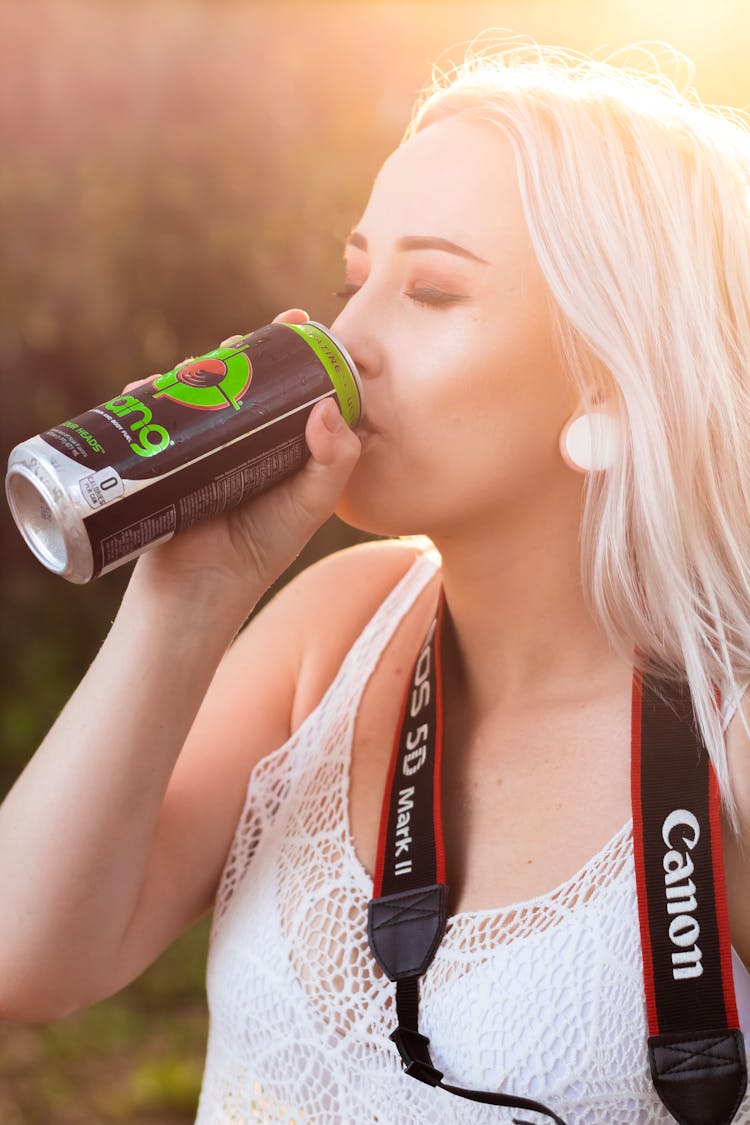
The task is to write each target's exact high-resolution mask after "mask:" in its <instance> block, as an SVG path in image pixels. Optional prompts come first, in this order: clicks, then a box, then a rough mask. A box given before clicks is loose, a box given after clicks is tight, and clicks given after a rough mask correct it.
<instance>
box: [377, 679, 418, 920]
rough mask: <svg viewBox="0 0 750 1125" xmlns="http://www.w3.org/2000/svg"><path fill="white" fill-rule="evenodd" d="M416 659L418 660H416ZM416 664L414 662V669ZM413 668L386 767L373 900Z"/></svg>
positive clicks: (382, 864) (381, 865) (380, 888)
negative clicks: (388, 763)
mask: <svg viewBox="0 0 750 1125" xmlns="http://www.w3.org/2000/svg"><path fill="white" fill-rule="evenodd" d="M417 659H418V658H417ZM416 666H417V662H416V661H415V662H414V668H416ZM414 668H412V674H411V676H410V677H409V680H408V681H407V684H406V691H405V692H404V702H403V703H402V704H401V714H400V716H399V720H398V724H397V725H396V735H395V738H394V742H393V751H392V753H391V762H390V765H389V767H388V780H387V781H386V785H385V798H384V800H383V807H382V809H381V812H380V830H379V832H378V857H377V861H376V864H375V875H374V876H373V881H372V885H373V894H372V897H373V898H380V896H381V894H382V893H383V871H384V870H385V847H386V837H387V835H388V817H389V812H390V801H389V797H390V794H391V793H392V792H393V778H394V777H395V775H396V765H397V763H398V758H399V750H400V747H401V729H402V727H403V725H404V716H405V714H406V708H407V705H408V703H409V694H410V692H411V685H412V680H413V679H414Z"/></svg>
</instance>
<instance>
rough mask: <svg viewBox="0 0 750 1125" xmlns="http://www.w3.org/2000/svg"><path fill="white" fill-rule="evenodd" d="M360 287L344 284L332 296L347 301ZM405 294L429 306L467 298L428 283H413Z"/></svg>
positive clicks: (458, 302)
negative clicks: (435, 287)
mask: <svg viewBox="0 0 750 1125" xmlns="http://www.w3.org/2000/svg"><path fill="white" fill-rule="evenodd" d="M361 288H362V287H361V286H360V285H352V284H346V285H344V286H343V288H341V289H338V290H337V291H336V292H335V293H334V294H333V296H334V297H338V298H339V299H340V300H342V301H348V300H349V298H350V297H353V296H354V294H355V293H358V292H359V290H360V289H361ZM406 296H407V297H408V298H409V299H410V300H412V301H414V303H415V304H417V305H429V306H430V307H431V308H441V307H445V306H446V305H457V304H461V303H462V302H463V301H468V299H469V298H468V297H466V296H464V294H462V293H446V292H445V290H443V289H434V288H433V287H432V286H430V285H415V286H414V287H413V288H412V289H408V290H406Z"/></svg>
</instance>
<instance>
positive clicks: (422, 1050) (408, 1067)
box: [388, 1024, 443, 1086]
mask: <svg viewBox="0 0 750 1125" xmlns="http://www.w3.org/2000/svg"><path fill="white" fill-rule="evenodd" d="M388 1038H389V1039H390V1040H392V1042H394V1043H395V1044H396V1046H397V1047H398V1053H399V1054H400V1055H401V1061H402V1062H403V1064H404V1072H405V1073H406V1074H408V1075H409V1077H410V1078H417V1079H418V1080H419V1081H420V1082H425V1083H426V1084H427V1085H428V1086H439V1085H440V1083H441V1082H442V1080H443V1072H442V1071H441V1070H438V1069H437V1068H436V1067H434V1066H433V1065H432V1059H431V1058H430V1052H429V1051H428V1049H427V1048H428V1047H429V1045H430V1041H429V1039H428V1038H427V1036H426V1035H422V1034H421V1033H420V1032H419V1031H414V1029H413V1028H411V1027H402V1026H401V1025H400V1024H399V1026H398V1027H397V1028H396V1030H395V1031H393V1032H391V1034H390V1035H389V1036H388Z"/></svg>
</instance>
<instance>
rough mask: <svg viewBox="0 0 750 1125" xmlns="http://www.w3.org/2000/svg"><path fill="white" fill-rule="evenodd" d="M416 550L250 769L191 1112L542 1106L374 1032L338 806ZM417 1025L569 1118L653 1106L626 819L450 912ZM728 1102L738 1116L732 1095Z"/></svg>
mask: <svg viewBox="0 0 750 1125" xmlns="http://www.w3.org/2000/svg"><path fill="white" fill-rule="evenodd" d="M436 565H437V562H436V560H435V556H434V555H432V554H429V555H425V556H422V557H421V558H420V559H419V560H417V562H416V563H415V564H414V566H413V567H412V568H411V570H410V571H409V572H408V573H407V574H406V575H405V577H404V578H403V579H402V580H401V582H400V583H399V584H398V585H397V586H396V587H395V589H394V590H393V591H392V592H391V594H390V595H389V597H388V598H387V599H386V601H385V602H384V603H383V605H382V606H381V607H380V609H379V611H378V612H377V614H376V615H375V617H374V618H373V619H372V621H371V622H370V623H369V625H368V626H367V627H366V628H365V630H364V631H363V633H362V634H361V635H360V637H359V639H358V640H357V642H356V644H355V645H354V646H353V648H352V649H351V651H350V652H349V654H348V655H347V657H346V659H345V661H344V662H343V664H342V666H341V669H340V671H339V674H338V676H337V678H336V679H335V681H334V682H333V683H332V684H331V686H330V688H329V690H328V691H327V693H326V695H325V697H324V698H323V700H322V701H321V703H320V705H319V706H318V707H317V708H316V709H315V711H313V712H312V713H311V714H310V715H309V716H308V717H307V719H306V720H305V722H304V723H303V724H302V726H301V727H300V728H299V729H298V730H297V731H296V732H295V734H294V735H293V736H292V738H291V739H290V740H289V741H288V742H287V743H286V744H285V745H284V746H282V747H280V748H279V749H278V750H277V751H275V752H274V753H273V754H271V755H269V756H268V757H266V758H265V759H263V761H262V762H261V763H260V764H259V765H258V766H257V767H256V769H255V770H254V771H253V775H252V778H251V781H250V785H249V789H248V796H247V801H246V805H245V809H244V811H243V815H242V818H241V821H240V823H239V825H238V828H237V832H236V836H235V839H234V844H233V847H232V850H231V854H230V855H229V858H228V860H227V864H226V867H225V871H224V874H223V877H222V880H221V885H220V888H219V892H218V896H217V901H216V909H215V914H214V922H213V927H212V934H211V946H210V952H209V961H208V977H207V982H208V993H209V1006H210V1017H211V1020H210V1033H209V1043H208V1053H207V1058H206V1066H205V1074H204V1080H203V1088H202V1092H201V1099H200V1107H199V1111H198V1117H197V1123H198V1125H229V1123H230V1122H263V1123H271V1122H285V1123H287V1125H301V1123H303V1122H307V1123H310V1125H368V1123H371V1122H372V1123H375V1122H378V1123H380V1125H402V1123H403V1125H453V1123H456V1125H459V1123H472V1125H485V1123H486V1125H505V1123H509V1122H511V1121H513V1120H514V1118H515V1119H516V1120H519V1121H524V1122H529V1123H530V1125H541V1123H542V1122H544V1123H546V1125H549V1118H547V1117H544V1116H542V1115H540V1114H535V1113H531V1112H529V1111H526V1110H512V1109H505V1108H500V1107H497V1106H485V1105H480V1104H477V1103H474V1102H468V1101H464V1100H462V1099H460V1098H457V1097H454V1096H452V1095H450V1094H448V1093H446V1092H445V1091H442V1090H439V1089H433V1088H431V1087H429V1086H426V1085H424V1084H422V1083H420V1082H417V1081H415V1080H414V1079H412V1078H409V1077H408V1076H406V1075H405V1074H404V1073H403V1072H402V1068H401V1062H400V1059H399V1057H398V1053H397V1051H396V1048H395V1046H394V1045H393V1044H392V1043H391V1042H390V1041H389V1039H388V1036H389V1034H390V1032H391V1031H392V1030H393V1029H394V1027H395V1017H394V1011H395V1002H394V1000H395V998H394V989H395V986H394V985H393V984H391V983H390V982H389V981H388V980H387V978H386V977H385V976H384V975H383V973H382V972H381V970H380V968H379V967H378V966H377V965H376V964H375V962H374V961H373V959H372V957H371V955H370V952H369V948H368V944H367V932H366V924H367V904H368V901H369V899H370V898H371V896H372V879H371V878H370V876H369V875H368V874H367V872H366V871H365V869H364V867H363V866H362V864H361V862H360V861H359V859H358V857H357V854H356V852H355V849H354V845H353V842H352V838H351V832H350V827H349V812H348V782H349V757H350V752H351V744H352V736H353V731H354V722H355V717H356V711H357V706H358V703H359V699H360V696H361V694H362V690H363V688H364V685H365V683H366V681H367V679H368V677H369V676H370V674H371V672H372V671H373V669H374V667H375V665H376V663H377V660H378V658H379V656H380V654H381V652H382V651H383V649H384V647H385V645H386V643H387V641H388V639H389V638H390V636H391V635H392V633H393V632H394V630H395V628H396V625H397V623H398V621H399V620H400V619H401V617H402V615H403V614H404V613H405V612H406V611H407V609H408V608H409V606H410V605H411V604H412V603H413V601H414V599H415V597H416V596H417V594H418V593H419V591H420V590H421V589H422V588H423V586H424V585H425V583H426V582H427V580H428V579H429V578H430V576H431V575H432V574H433V573H434V568H435V566H436ZM374 799H377V800H378V801H380V799H381V794H377V795H375V798H374ZM420 1029H421V1030H422V1031H423V1033H424V1034H425V1035H427V1036H428V1037H429V1039H430V1041H431V1053H432V1058H433V1062H434V1064H435V1066H437V1067H438V1068H439V1069H440V1070H442V1071H443V1072H444V1073H445V1078H446V1081H449V1082H452V1083H454V1084H457V1085H462V1086H473V1087H475V1088H477V1089H496V1090H503V1091H505V1092H507V1093H516V1094H519V1095H521V1096H525V1097H530V1098H536V1099H538V1100H540V1101H542V1102H544V1103H545V1104H546V1105H549V1106H550V1107H551V1108H552V1109H554V1110H555V1112H556V1113H558V1114H559V1115H560V1116H561V1117H563V1118H564V1119H565V1120H566V1121H567V1122H568V1123H569V1125H604V1123H606V1125H657V1123H659V1125H662V1123H667V1122H672V1120H673V1119H672V1118H671V1117H670V1115H669V1114H668V1113H667V1111H666V1110H665V1108H664V1107H663V1105H662V1103H661V1102H660V1101H659V1099H658V1097H657V1096H656V1094H655V1093H654V1091H653V1088H652V1086H651V1081H650V1077H649V1066H648V1059H647V1054H646V1036H647V1030H646V1017H645V1008H644V1000H643V977H642V968H641V952H640V939H639V932H638V923H637V900H636V890H635V878H634V873H633V853H632V832H631V824H630V823H628V824H626V825H625V826H624V827H623V828H622V829H621V830H620V831H619V832H618V833H617V834H616V835H615V836H614V837H613V839H612V840H611V841H610V842H609V843H608V844H606V845H605V847H604V848H602V850H601V851H600V852H599V853H598V854H597V855H596V856H594V857H593V858H592V859H591V860H590V861H589V862H588V863H586V864H585V865H584V867H582V868H581V869H580V871H578V872H577V873H576V874H575V875H574V876H573V877H572V878H570V879H569V880H567V881H566V882H565V883H563V884H561V885H560V886H558V887H557V888H555V889H554V890H553V891H552V892H550V893H549V894H545V895H541V896H539V897H538V898H535V899H532V900H529V901H527V902H523V903H519V904H516V905H514V906H511V907H506V908H502V909H499V910H484V911H475V912H468V913H463V914H459V915H455V916H453V917H452V918H450V919H449V922H448V926H447V930H446V934H445V938H444V940H443V942H442V944H441V946H440V948H439V950H438V953H437V955H436V957H435V960H434V961H433V963H432V965H431V967H430V969H429V970H428V972H427V974H426V975H425V977H424V978H423V980H422V983H421V1003H420ZM735 1122H736V1125H748V1123H750V1103H748V1101H747V1100H746V1102H745V1103H743V1108H742V1109H741V1110H740V1112H739V1114H738V1115H737V1117H736V1118H735Z"/></svg>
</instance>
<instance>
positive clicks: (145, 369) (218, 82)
mask: <svg viewBox="0 0 750 1125" xmlns="http://www.w3.org/2000/svg"><path fill="white" fill-rule="evenodd" d="M488 27H496V28H500V27H502V28H505V29H508V30H509V31H511V32H514V33H518V34H529V35H532V36H533V37H534V38H536V39H537V40H539V41H540V42H545V43H555V44H561V45H564V46H568V47H573V48H576V49H578V50H581V51H586V52H593V53H595V54H598V55H599V56H600V57H601V56H602V55H606V54H608V53H609V52H611V51H614V50H616V49H618V48H622V47H625V46H627V45H628V44H630V43H633V42H634V41H636V40H644V39H646V40H661V41H666V42H667V43H670V44H672V45H673V46H674V47H676V48H678V49H679V50H680V51H682V52H684V53H685V54H686V55H687V56H689V58H690V59H692V60H693V62H694V64H695V73H694V75H692V76H691V74H690V71H689V68H688V67H686V66H683V67H677V68H675V67H674V66H672V67H670V69H669V70H668V73H670V74H671V75H672V76H673V77H676V78H677V80H678V82H681V83H686V82H690V83H692V84H694V85H695V86H696V88H697V90H698V92H699V94H700V96H701V97H702V98H703V100H704V101H706V102H713V103H720V104H729V105H735V106H739V107H744V108H748V107H749V106H750V68H749V67H748V65H747V58H748V48H750V23H749V21H748V14H747V4H746V0H710V2H709V0H669V2H664V0H662V2H660V0H609V2H608V0H587V2H586V0H515V2H511V0H498V2H496V3H455V2H454V3H436V2H428V0H424V2H421V3H395V2H393V3H388V2H380V3H357V2H354V0H352V2H338V3H336V2H330V3H317V2H301V0H300V2H297V3H293V2H281V0H276V2H271V0H269V2H267V3H261V2H252V0H233V2H231V0H225V2H211V0H128V2H125V0H0V64H1V65H0V229H1V230H2V238H1V239H0V380H1V384H0V386H1V390H2V408H1V409H0V455H1V456H2V458H3V459H4V458H5V457H7V454H8V452H9V451H10V449H11V448H12V446H13V445H15V444H16V443H17V442H19V441H22V440H24V439H25V438H27V437H30V436H31V435H32V434H35V433H37V432H39V431H40V430H43V429H45V428H48V427H49V426H51V425H53V424H55V423H57V422H60V421H62V420H64V419H66V418H70V417H73V416H74V415H76V414H78V413H80V412H82V411H83V410H85V409H86V408H88V407H89V406H92V405H94V404H95V403H99V402H102V401H103V400H104V399H106V398H109V397H110V396H111V395H112V394H113V393H115V392H116V391H117V390H119V389H120V388H121V387H122V386H123V385H124V384H125V383H126V382H129V381H131V380H133V379H136V378H139V377H141V376H143V375H146V374H150V373H152V372H156V371H164V370H168V369H169V368H171V367H173V366H174V364H175V363H176V362H178V361H179V360H180V359H182V358H183V356H186V355H191V354H198V353H200V352H203V351H207V350H208V349H209V348H211V347H213V346H214V345H215V344H216V343H217V342H218V341H219V340H221V339H223V338H224V337H226V336H228V335H230V334H232V333H235V332H245V331H249V330H251V329H252V328H255V327H258V326H259V325H261V324H264V323H266V322H267V321H268V320H270V319H271V318H272V317H273V316H274V315H275V314H276V313H277V312H278V311H280V310H281V309H284V308H287V307H290V306H292V305H301V306H302V307H304V308H307V309H308V310H309V312H310V314H311V315H312V316H313V317H314V318H315V319H318V320H322V321H323V322H324V323H330V321H331V320H332V319H333V318H334V317H335V315H336V310H337V302H336V300H335V298H333V297H332V295H331V293H332V291H333V290H334V289H336V288H337V287H338V286H339V285H340V283H341V270H340V260H341V253H342V243H343V239H344V238H345V237H346V234H347V232H348V231H349V229H350V228H351V226H352V225H353V224H354V223H355V222H356V220H357V218H358V216H359V214H360V212H361V210H362V208H363V206H364V203H365V201H366V198H367V193H368V190H369V185H370V182H371V179H372V177H373V175H374V173H375V172H376V171H377V169H378V167H379V165H380V163H381V162H382V160H383V159H384V158H385V156H386V155H387V154H388V152H389V151H390V150H391V149H392V148H393V147H394V146H395V145H396V144H397V143H398V141H399V139H400V137H401V135H402V132H403V129H404V127H405V125H406V121H407V119H408V116H409V112H410V109H411V105H412V101H413V99H414V97H415V95H416V94H417V92H418V91H419V89H420V88H421V87H422V86H423V85H424V84H425V83H426V82H427V81H428V79H429V75H430V68H431V64H432V62H433V61H434V60H435V59H436V58H437V57H438V56H442V57H443V61H444V62H447V61H450V60H452V61H458V60H459V59H460V57H461V55H462V53H463V45H464V44H465V43H466V42H467V41H468V40H470V39H471V38H473V37H474V36H475V35H476V34H478V33H479V32H480V31H482V30H483V29H485V28H488ZM632 61H633V63H634V64H638V63H639V62H641V63H642V62H643V58H642V56H640V55H639V54H638V53H636V54H634V56H633V60H632ZM361 538H364V536H362V535H360V534H359V533H357V532H354V531H352V530H351V529H349V528H346V527H345V526H344V525H343V524H341V523H340V522H338V521H336V520H335V519H334V520H332V521H331V522H330V523H329V524H328V525H326V527H325V528H323V529H322V530H321V531H320V532H319V533H318V535H317V536H316V537H315V538H314V540H313V541H312V542H311V544H310V545H309V547H308V548H307V549H306V550H305V552H303V554H302V556H301V557H300V560H299V561H298V563H297V564H296V566H295V567H294V568H293V569H292V570H291V571H289V572H288V574H287V575H286V576H285V579H286V578H288V577H289V576H290V575H291V574H293V573H294V572H295V570H296V569H297V568H298V567H299V566H303V565H307V564H308V563H309V562H311V561H312V560H313V559H315V558H317V557H319V556H320V555H322V554H325V553H327V552H329V551H331V550H335V549H337V548H338V547H341V546H344V545H346V544H347V543H351V542H354V541H357V540H359V539H361ZM0 543H1V544H2V586H1V591H2V592H1V594H0V598H1V601H0V626H1V627H2V639H3V648H4V651H5V657H4V658H3V661H2V666H3V668H4V669H5V670H4V672H3V675H2V677H1V678H0V693H1V694H0V709H1V710H0V796H1V795H2V794H3V793H4V792H5V791H6V790H7V789H8V788H9V787H10V785H11V784H12V783H13V780H14V779H15V777H16V776H17V775H18V773H19V772H20V771H21V769H22V768H23V765H24V763H25V762H26V761H27V759H28V757H29V756H30V754H31V753H32V752H33V749H34V747H35V746H36V744H37V743H38V741H39V740H40V738H41V737H42V736H43V734H44V732H45V731H46V729H47V727H48V726H49V724H50V723H51V722H52V720H53V719H54V717H55V715H56V714H57V712H58V711H59V709H60V707H61V706H62V704H63V702H64V701H65V699H66V697H67V696H68V694H69V693H70V691H71V689H72V688H73V686H74V685H75V683H76V682H77V681H78V679H79V678H80V676H81V675H82V673H83V671H84V670H85V668H86V667H87V665H88V663H89V662H90V661H91V659H92V657H93V656H94V654H95V652H96V650H97V648H98V646H99V644H100V643H101V641H102V639H103V637H104V634H105V632H106V630H107V628H108V626H109V623H110V622H111V620H112V617H113V616H114V614H115V611H116V607H117V604H118V602H119V599H120V597H121V595H122V591H123V588H124V585H125V583H126V581H127V578H128V574H129V571H130V567H125V568H123V569H122V570H120V571H116V572H114V573H113V574H110V575H108V576H107V577H105V578H102V579H100V580H99V581H97V582H95V583H93V584H91V585H89V586H83V587H78V586H72V585H70V584H68V583H66V582H65V581H64V580H62V579H60V578H57V577H54V576H53V575H51V574H49V573H48V572H47V571H46V570H44V568H43V567H42V566H41V565H40V564H39V563H37V562H36V561H35V560H34V559H33V557H32V556H31V554H30V553H29V551H28V550H27V548H26V547H25V546H24V544H23V542H22V540H21V539H20V536H19V535H18V533H17V532H16V530H15V527H14V525H13V523H12V520H11V519H10V517H9V514H8V511H7V506H6V505H5V503H4V501H3V503H2V505H0ZM285 579H282V581H283V580H285ZM106 737H107V732H106V730H103V731H102V744H103V745H104V744H106ZM207 930H208V923H207V922H204V923H201V924H200V925H198V926H196V927H195V928H194V929H193V930H192V931H191V932H190V933H188V934H187V935H185V937H184V938H183V939H181V941H180V942H178V943H177V945H176V946H174V947H173V948H172V949H171V950H169V951H168V952H167V953H166V954H165V955H164V956H163V957H162V958H161V959H160V960H159V961H158V962H157V963H156V964H155V965H154V966H153V967H152V968H151V969H150V970H149V971H148V972H147V973H146V974H145V975H144V976H143V977H142V978H141V979H140V980H139V981H137V982H136V983H135V984H133V985H132V986H131V987H130V988H129V989H127V990H126V991H125V992H123V993H121V994H120V995H119V996H117V997H115V998H113V999H111V1000H109V1001H107V1002H105V1003H103V1004H100V1005H97V1006H96V1007H94V1008H92V1009H89V1010H87V1011H83V1012H80V1013H78V1014H76V1015H73V1016H71V1017H69V1018H68V1019H66V1020H63V1021H60V1022H59V1023H56V1024H53V1025H49V1026H44V1027H29V1026H11V1025H7V1024H6V1025H3V1024H0V1122H2V1123H3V1125H18V1123H21V1122H23V1123H24V1125H27V1123H30V1125H32V1123H33V1125H36V1123H39V1125H72V1123H79V1122H80V1123H82V1125H83V1123H86V1125H92V1123H96V1122H159V1123H161V1125H173V1123H174V1125H176V1123H178V1122H189V1121H191V1120H192V1119H193V1116H194V1112H195V1105H196V1099H197V1093H198V1089H199V1084H200V1076H201V1069H202V1062H203V1052H204V1048H205V1038H206V1029H207V1014H206V1005H205V999H204V991H203V977H204V964H205V954H206V945H207Z"/></svg>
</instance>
